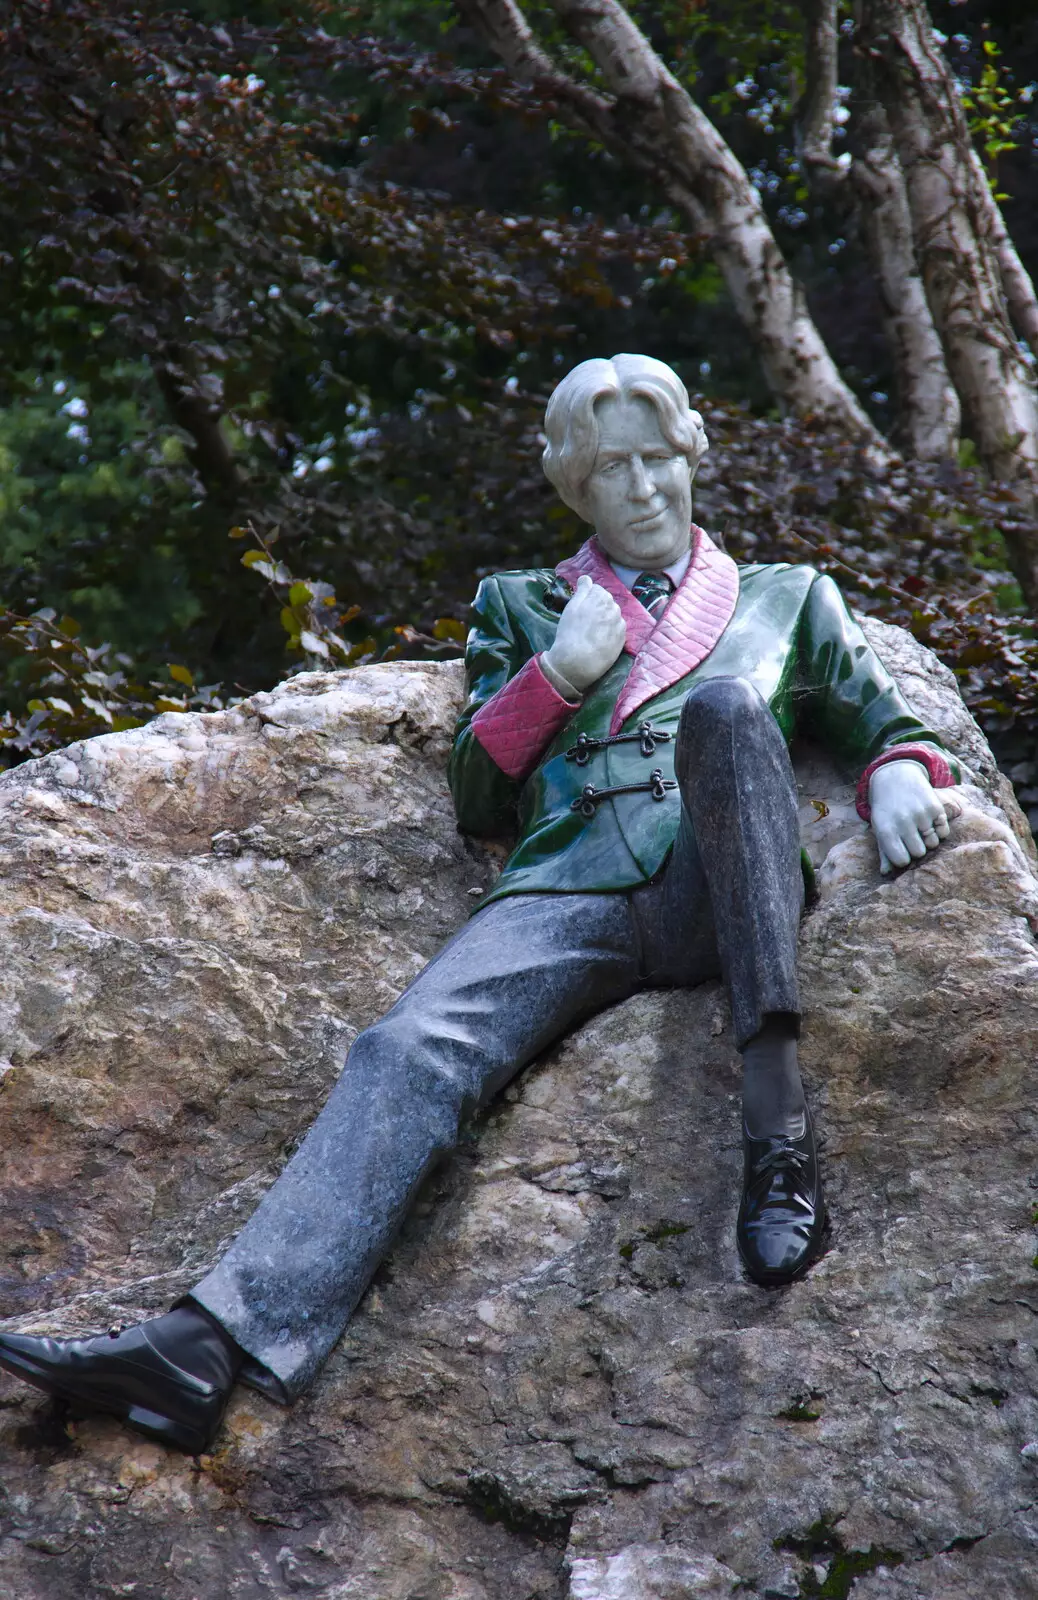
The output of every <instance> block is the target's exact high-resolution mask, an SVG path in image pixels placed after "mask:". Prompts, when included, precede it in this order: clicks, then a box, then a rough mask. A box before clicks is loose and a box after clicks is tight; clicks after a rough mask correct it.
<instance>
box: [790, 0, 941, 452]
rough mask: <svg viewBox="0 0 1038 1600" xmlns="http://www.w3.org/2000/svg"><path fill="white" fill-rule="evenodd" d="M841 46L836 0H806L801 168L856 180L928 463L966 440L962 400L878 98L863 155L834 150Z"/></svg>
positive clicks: (811, 175) (825, 185)
mask: <svg viewBox="0 0 1038 1600" xmlns="http://www.w3.org/2000/svg"><path fill="white" fill-rule="evenodd" d="M838 46H839V30H838V7H837V0H805V4H804V53H805V58H806V63H807V74H806V87H805V90H804V97H803V100H802V101H801V104H800V113H799V126H798V135H797V137H798V146H799V156H800V164H801V168H802V170H803V173H804V177H805V178H806V180H807V182H808V184H809V185H810V187H811V188H812V190H815V191H817V192H820V193H825V192H826V191H829V190H832V189H833V188H834V187H835V186H836V185H839V184H841V183H843V182H845V181H846V180H847V179H848V178H849V179H850V181H851V186H852V189H853V192H854V198H855V201H856V204H857V211H858V216H859V220H860V223H861V228H862V233H863V235H864V239H865V245H866V249H867V251H868V254H869V259H870V263H871V266H872V271H873V277H874V279H875V283H876V288H877V291H878V293H879V300H880V305H881V307H882V314H883V327H884V332H885V333H886V336H887V343H888V345H889V346H890V354H891V360H892V362H893V365H894V371H895V375H896V387H897V397H898V425H897V433H898V442H899V443H901V444H903V445H905V446H907V448H908V450H909V451H910V452H911V454H912V455H914V456H916V457H917V458H918V459H919V460H921V461H947V460H949V459H952V458H954V456H955V454H956V451H957V448H958V443H959V422H960V420H961V418H960V407H959V398H958V395H957V394H956V393H955V387H954V385H953V383H952V381H951V378H950V377H949V376H948V368H947V366H946V365H945V360H944V352H943V350H942V349H941V341H940V338H939V337H938V334H937V329H936V328H935V327H934V325H933V318H932V317H931V315H930V308H929V306H928V304H927V300H926V290H925V288H924V287H923V280H922V278H921V277H920V274H919V267H918V263H917V262H916V258H915V248H914V246H913V243H912V219H911V216H910V213H909V209H908V196H907V194H906V193H905V181H904V176H903V174H902V172H901V167H900V164H899V162H898V159H897V152H896V150H895V149H894V143H893V139H892V137H891V134H890V128H889V125H888V124H887V120H886V116H885V114H884V112H883V109H882V107H881V106H879V105H875V104H873V105H871V106H869V107H868V108H867V110H866V111H865V112H864V114H863V116H862V117H861V119H860V123H859V147H860V151H861V153H860V154H859V155H858V157H857V158H856V159H855V160H854V162H853V163H852V162H851V159H850V156H849V155H848V156H845V157H844V160H843V161H842V162H841V161H840V160H838V159H837V158H836V157H835V156H834V155H833V149H832V146H833V137H834V134H835V131H836V108H837V105H838V104H839V93H838V83H839V78H838V70H837V67H838Z"/></svg>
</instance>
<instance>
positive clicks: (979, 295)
mask: <svg viewBox="0 0 1038 1600" xmlns="http://www.w3.org/2000/svg"><path fill="white" fill-rule="evenodd" d="M856 48H857V49H858V51H859V52H861V54H862V55H863V56H864V57H865V59H866V60H867V62H868V66H869V71H870V73H871V75H872V77H873V80H874V82H875V84H876V87H877V92H878V93H879V95H880V96H881V98H882V101H883V105H884V108H885V110H886V113H887V116H888V117H889V119H890V126H891V130H892V133H893V138H894V143H895V145H896V148H897V153H898V157H899V160H900V163H901V167H902V169H903V171H904V174H905V182H906V187H907V193H908V202H909V209H910V213H911V221H912V234H913V240H914V244H915V251H916V255H917V257H918V260H919V263H920V267H921V269H922V275H923V282H924V284H925V286H926V296H927V300H928V302H929V306H930V310H931V312H932V314H933V318H934V321H935V323H936V326H937V329H938V331H939V333H940V336H941V341H942V343H943V346H944V352H945V357H946V359H947V363H948V368H949V371H950V372H951V375H952V379H953V381H954V383H955V387H956V389H957V391H958V394H959V398H960V400H961V402H962V408H963V415H964V418H965V422H966V426H967V428H968V430H969V433H970V435H971V437H972V438H973V440H974V441H975V443H976V446H977V450H978V452H979V454H980V457H981V459H982V461H983V462H984V464H985V466H986V467H987V468H988V469H989V471H990V472H991V473H992V475H993V476H994V477H996V478H999V479H1001V480H1003V481H1006V482H1010V483H1015V484H1017V485H1018V487H1019V492H1020V493H1021V494H1022V495H1023V497H1024V499H1025V500H1026V501H1027V502H1029V503H1030V504H1031V505H1033V504H1034V502H1035V499H1036V497H1038V404H1036V395H1035V384H1034V378H1033V375H1032V371H1031V367H1030V365H1029V363H1028V361H1027V359H1026V357H1025V354H1024V351H1023V349H1022V347H1021V344H1020V343H1018V341H1017V338H1016V337H1015V335H1014V331H1013V327H1012V324H1011V322H1010V317H1009V313H1008V310H1007V294H1006V291H1007V281H1006V280H1007V278H1008V285H1009V287H1010V292H1011V293H1012V295H1013V297H1014V304H1015V307H1016V312H1015V314H1016V317H1017V319H1018V326H1019V327H1020V331H1021V333H1027V332H1029V331H1032V332H1033V328H1034V325H1035V323H1036V321H1038V317H1036V313H1035V311H1034V308H1033V288H1031V287H1030V285H1029V282H1028V280H1027V277H1026V273H1024V271H1023V268H1022V266H1020V263H1019V259H1018V258H1017V257H1016V252H1015V251H1014V250H1013V249H1012V246H1011V244H1010V243H1009V241H1008V235H1007V234H1006V232H1005V227H1004V224H1003V223H1002V220H1001V216H1000V215H999V214H998V208H997V205H996V203H995V201H994V198H993V197H992V196H991V193H990V190H989V188H988V185H987V181H986V179H985V178H984V176H983V172H982V170H981V167H980V163H979V161H978V160H977V157H976V155H975V154H974V151H973V148H972V144H971V141H970V135H969V129H968V127H967V124H966V119H965V115H964V112H963V108H962V105H961V103H960V98H959V93H958V86H957V84H956V82H955V80H954V77H953V76H952V73H951V71H950V69H949V67H948V65H947V62H946V61H945V59H944V57H943V55H942V54H941V50H940V46H939V44H938V41H937V39H936V38H935V37H934V32H933V27H932V25H931V22H930V18H929V15H928V13H927V10H926V7H925V5H924V4H923V3H922V0H860V5H859V14H858V32H857V36H856ZM1003 264H1004V265H1003ZM1028 291H1030V292H1028ZM1010 558H1011V560H1012V562H1013V567H1014V570H1015V572H1016V575H1017V578H1018V579H1019V581H1020V584H1021V586H1022V588H1023V591H1024V594H1025V596H1026V597H1027V599H1028V601H1029V603H1030V604H1031V605H1032V606H1034V605H1036V604H1038V540H1035V539H1034V538H1033V537H1032V538H1024V537H1023V536H1020V537H1017V538H1014V539H1013V540H1012V541H1011V542H1010Z"/></svg>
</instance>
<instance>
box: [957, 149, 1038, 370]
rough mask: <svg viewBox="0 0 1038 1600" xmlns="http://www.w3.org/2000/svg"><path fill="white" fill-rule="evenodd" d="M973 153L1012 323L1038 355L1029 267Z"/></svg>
mask: <svg viewBox="0 0 1038 1600" xmlns="http://www.w3.org/2000/svg"><path fill="white" fill-rule="evenodd" d="M971 153H972V156H973V174H974V178H975V181H976V187H977V209H978V212H979V213H980V215H981V216H982V217H983V218H984V219H985V221H986V224H987V229H988V233H989V235H990V238H991V243H992V245H993V246H994V250H995V254H996V256H997V257H998V269H999V272H1000V273H1001V276H1002V289H1003V292H1004V294H1005V297H1006V305H1007V307H1008V310H1009V316H1010V320H1011V321H1012V324H1013V327H1014V328H1015V329H1016V331H1017V333H1018V334H1019V335H1020V337H1021V339H1024V340H1026V342H1027V343H1028V344H1029V345H1030V347H1031V349H1032V350H1033V351H1034V354H1035V355H1036V356H1038V295H1036V294H1035V290H1034V284H1033V283H1032V282H1031V278H1030V274H1029V273H1028V271H1027V268H1026V267H1025V266H1024V264H1023V262H1022V261H1021V260H1020V257H1019V255H1018V254H1017V249H1016V245H1015V244H1014V243H1013V241H1012V239H1011V238H1010V237H1009V229H1008V228H1007V227H1006V221H1005V218H1004V217H1003V215H1002V212H1001V210H1000V208H999V204H998V201H997V200H996V199H995V197H994V195H993V194H992V193H991V185H990V183H989V182H988V177H987V173H986V172H985V171H984V166H983V163H982V162H981V159H980V157H979V156H978V154H977V152H976V150H973V151H972V152H971Z"/></svg>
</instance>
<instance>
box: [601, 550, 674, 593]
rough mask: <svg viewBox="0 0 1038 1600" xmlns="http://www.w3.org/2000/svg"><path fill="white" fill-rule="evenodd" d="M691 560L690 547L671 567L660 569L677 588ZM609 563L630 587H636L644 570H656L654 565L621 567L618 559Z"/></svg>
mask: <svg viewBox="0 0 1038 1600" xmlns="http://www.w3.org/2000/svg"><path fill="white" fill-rule="evenodd" d="M691 560H692V551H691V549H688V550H686V551H685V554H684V555H683V556H679V557H678V559H677V560H676V561H672V562H671V564H670V566H669V567H661V568H659V570H660V571H661V572H665V573H666V574H667V577H668V578H669V579H670V581H671V583H672V584H673V585H674V587H675V589H677V588H678V587H679V586H680V584H681V580H682V578H683V577H684V576H685V573H686V572H687V571H688V568H689V562H690V561H691ZM609 565H610V566H611V567H612V569H613V571H614V572H615V573H616V576H617V577H618V578H619V579H620V582H621V583H625V584H626V585H627V587H628V589H633V588H634V586H635V584H636V583H637V581H638V579H639V578H640V577H641V575H642V573H643V572H653V571H655V570H656V569H655V568H653V567H621V566H620V564H619V562H617V561H610V563H609Z"/></svg>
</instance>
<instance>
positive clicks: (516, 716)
mask: <svg viewBox="0 0 1038 1600" xmlns="http://www.w3.org/2000/svg"><path fill="white" fill-rule="evenodd" d="M576 709H577V708H576V706H575V705H573V704H572V702H571V701H569V700H564V699H563V697H562V695H561V694H559V692H558V690H557V689H555V688H553V687H552V685H551V684H550V683H549V682H548V680H547V678H546V677H545V676H544V673H543V672H542V671H541V667H540V656H534V657H533V659H532V660H531V661H528V662H527V663H526V665H525V666H524V667H522V668H521V669H520V671H519V672H517V673H516V675H515V677H514V678H510V679H509V681H508V682H507V683H506V684H505V686H504V688H503V689H499V690H498V691H497V693H496V694H494V695H491V697H490V699H489V700H488V701H487V702H486V704H485V705H482V706H480V708H479V710H478V711H477V712H476V715H475V716H474V717H473V719H472V724H471V726H472V731H473V733H474V734H475V735H476V738H477V739H478V740H479V742H480V744H481V745H482V746H483V749H484V750H485V751H486V753H487V755H488V756H489V757H490V759H491V761H493V762H495V763H496V765H497V766H499V767H500V768H501V771H502V772H506V773H507V774H508V776H509V777H510V778H520V779H521V778H526V777H528V776H529V774H530V773H531V772H532V771H533V769H534V767H535V766H536V765H537V762H538V761H539V760H540V757H541V754H542V752H543V751H544V749H545V747H546V746H547V745H548V744H550V743H551V741H552V739H554V737H555V735H556V734H557V733H558V731H559V729H560V728H561V727H562V726H563V724H564V723H566V722H568V720H569V718H570V717H571V716H572V715H573V713H574V711H576Z"/></svg>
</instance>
